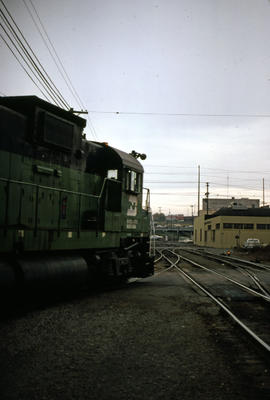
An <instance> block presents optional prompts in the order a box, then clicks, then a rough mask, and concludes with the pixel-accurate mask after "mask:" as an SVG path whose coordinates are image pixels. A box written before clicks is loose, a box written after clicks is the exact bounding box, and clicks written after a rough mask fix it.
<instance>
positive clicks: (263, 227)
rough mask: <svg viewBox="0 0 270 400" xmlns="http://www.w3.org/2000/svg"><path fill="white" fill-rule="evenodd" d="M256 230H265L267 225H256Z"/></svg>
mask: <svg viewBox="0 0 270 400" xmlns="http://www.w3.org/2000/svg"><path fill="white" fill-rule="evenodd" d="M257 229H267V224H257Z"/></svg>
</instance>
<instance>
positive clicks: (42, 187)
mask: <svg viewBox="0 0 270 400" xmlns="http://www.w3.org/2000/svg"><path fill="white" fill-rule="evenodd" d="M0 181H2V182H6V183H16V184H18V185H28V186H33V187H36V188H37V187H38V188H40V189H45V190H46V189H47V190H54V191H55V192H62V193H70V194H77V195H78V196H85V197H94V198H97V199H98V198H99V197H100V194H99V195H96V194H88V193H83V192H74V191H73V190H67V189H61V188H55V187H51V186H43V185H38V184H37V183H31V182H25V181H16V180H14V179H8V178H0Z"/></svg>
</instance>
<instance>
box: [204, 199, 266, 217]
mask: <svg viewBox="0 0 270 400" xmlns="http://www.w3.org/2000/svg"><path fill="white" fill-rule="evenodd" d="M207 203H208V212H209V214H210V213H212V212H214V211H218V210H220V209H221V208H223V207H236V208H237V207H246V208H254V207H255V208H259V207H260V200H259V199H248V198H241V199H236V198H235V197H231V198H230V199H221V198H211V199H205V198H204V199H203V200H202V209H203V211H206V210H207Z"/></svg>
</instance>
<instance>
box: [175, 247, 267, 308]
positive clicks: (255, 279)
mask: <svg viewBox="0 0 270 400" xmlns="http://www.w3.org/2000/svg"><path fill="white" fill-rule="evenodd" d="M174 250H176V249H174ZM184 251H186V252H188V253H189V252H190V253H192V254H195V255H198V256H199V257H205V258H209V259H211V260H215V261H217V262H222V263H224V264H227V265H229V266H231V267H233V268H235V269H238V270H239V271H240V272H241V273H242V274H243V275H247V276H248V277H249V278H250V279H251V280H252V281H253V283H254V284H255V285H256V286H257V287H258V288H259V289H260V291H261V292H262V293H263V295H265V296H267V297H269V300H267V299H265V300H266V301H270V293H269V291H268V290H266V289H265V288H264V287H263V286H262V284H261V283H260V280H259V278H258V277H257V276H256V274H254V272H253V271H249V270H248V268H249V266H247V268H245V267H244V266H241V265H238V264H234V263H233V262H231V261H229V260H228V259H226V257H223V256H216V255H214V254H212V253H210V252H196V251H189V250H184ZM204 253H206V255H204ZM233 259H234V258H233ZM243 263H245V260H243ZM262 269H264V268H262ZM213 273H214V271H213ZM228 279H229V278H228ZM248 290H252V289H249V288H248Z"/></svg>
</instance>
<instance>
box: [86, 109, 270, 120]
mask: <svg viewBox="0 0 270 400" xmlns="http://www.w3.org/2000/svg"><path fill="white" fill-rule="evenodd" d="M89 113H93V114H115V115H145V116H155V115H157V116H166V117H175V116H177V117H196V118H197V117H198V118H199V117H211V118H214V117H217V118H223V117H224V118H227V117H229V118H232V117H237V118H246V117H247V118H270V114H225V113H224V114H209V113H167V112H140V111H103V110H101V111H99V110H90V111H89Z"/></svg>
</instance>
